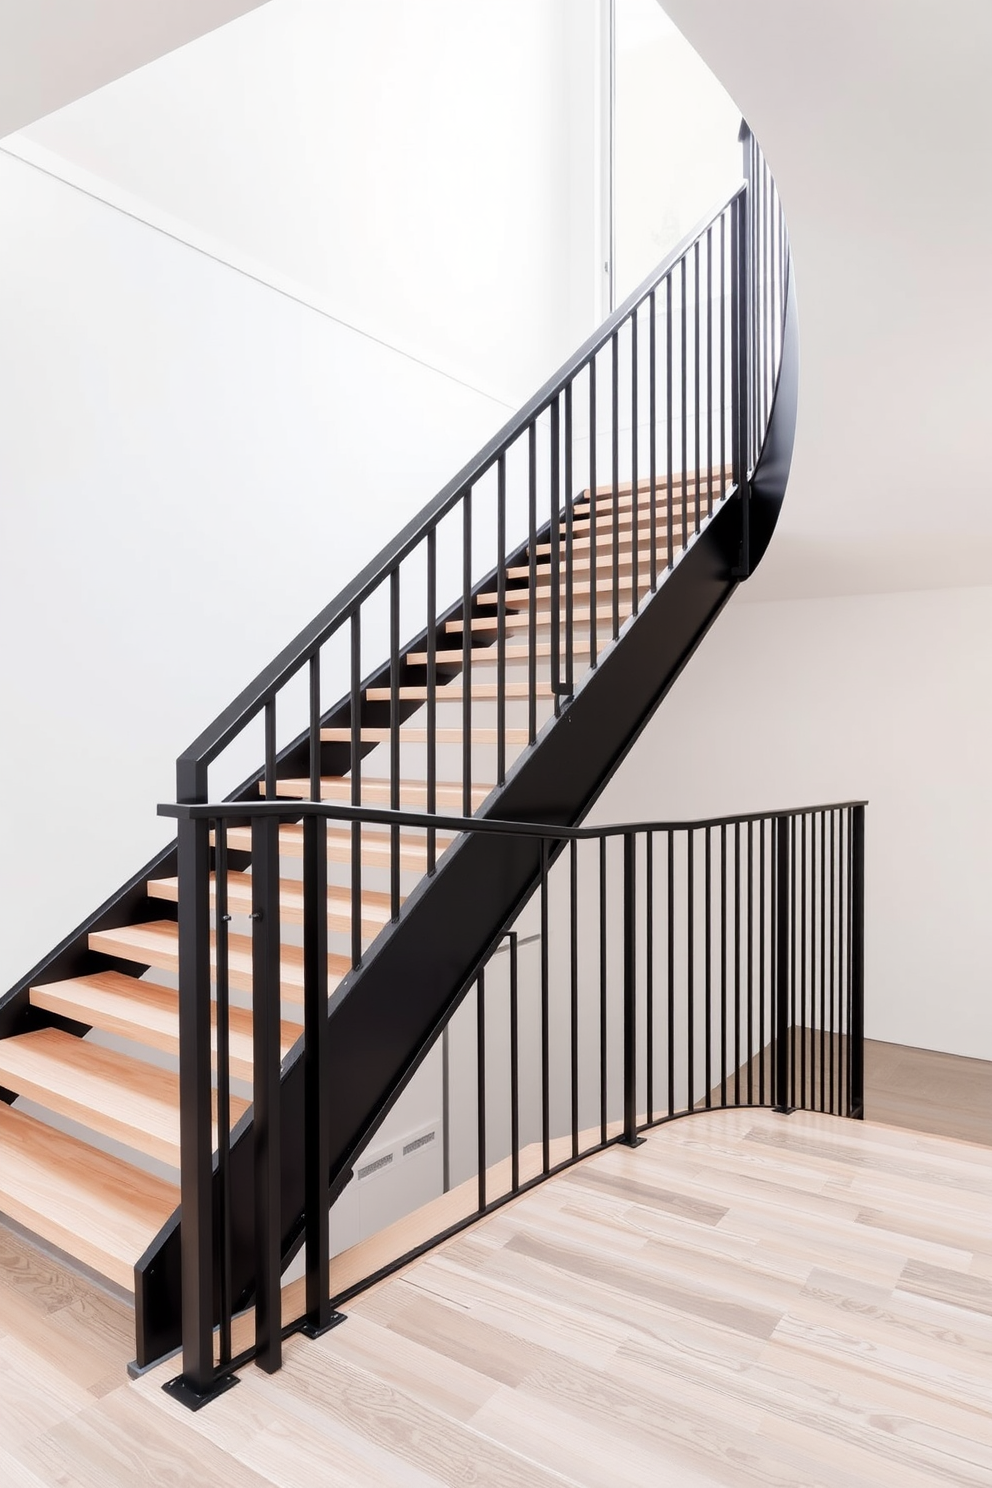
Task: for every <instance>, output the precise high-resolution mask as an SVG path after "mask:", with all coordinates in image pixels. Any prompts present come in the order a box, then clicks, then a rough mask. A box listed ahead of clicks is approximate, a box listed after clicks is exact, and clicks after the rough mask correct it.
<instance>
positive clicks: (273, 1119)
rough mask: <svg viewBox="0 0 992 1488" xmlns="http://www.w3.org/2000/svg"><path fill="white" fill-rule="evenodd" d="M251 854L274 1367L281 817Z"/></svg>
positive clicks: (268, 1337)
mask: <svg viewBox="0 0 992 1488" xmlns="http://www.w3.org/2000/svg"><path fill="white" fill-rule="evenodd" d="M270 711H271V713H273V714H274V711H275V710H274V706H273V704H272V703H269V704H267V705H266V737H267V744H266V765H267V767H268V759H269V749H268V735H269V727H270V717H269V715H270ZM272 728H273V732H274V720H273V723H272ZM251 861H252V873H251V878H252V919H253V929H252V1029H253V1041H252V1042H253V1061H252V1072H253V1080H252V1097H253V1110H254V1121H253V1124H252V1145H253V1152H254V1165H255V1350H256V1352H255V1362H256V1364H257V1365H258V1367H259V1368H260V1369H261V1370H263V1371H264V1372H265V1373H266V1374H272V1373H274V1372H275V1371H276V1370H277V1369H278V1368H279V1366H280V1364H281V1363H282V1288H281V1281H282V1258H281V1242H282V1235H281V1233H280V1217H281V1204H280V1188H281V1183H280V1178H281V1171H280V1169H281V1156H282V1133H281V1100H280V1090H279V1064H280V1058H279V1052H280V1049H279V1033H280V1023H281V1017H280V1013H281V1009H280V970H281V968H280V933H279V823H278V821H277V820H276V819H275V818H274V817H266V818H262V819H260V818H257V817H256V818H255V820H254V821H253V822H252V829H251Z"/></svg>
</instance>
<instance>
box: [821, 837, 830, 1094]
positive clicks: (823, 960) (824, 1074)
mask: <svg viewBox="0 0 992 1488" xmlns="http://www.w3.org/2000/svg"><path fill="white" fill-rule="evenodd" d="M827 1037H828V1034H827V814H826V812H825V811H821V812H820V1110H821V1111H824V1112H825V1111H826V1109H827V1063H826V1061H827Z"/></svg>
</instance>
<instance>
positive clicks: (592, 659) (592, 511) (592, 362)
mask: <svg viewBox="0 0 992 1488" xmlns="http://www.w3.org/2000/svg"><path fill="white" fill-rule="evenodd" d="M596 504H597V498H596V358H595V357H594V356H593V357H590V358H589V665H590V666H591V667H594V666H596V664H597V660H598V657H597V646H598V641H599V637H598V634H597V624H596V601H597V591H598V587H599V586H598V583H597V578H598V575H597V572H596V563H597V558H596V546H597V544H596Z"/></svg>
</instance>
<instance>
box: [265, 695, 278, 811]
mask: <svg viewBox="0 0 992 1488" xmlns="http://www.w3.org/2000/svg"><path fill="white" fill-rule="evenodd" d="M278 795H279V784H278V780H277V778H276V700H275V698H274V697H271V698H269V700H268V702H267V703H266V704H265V799H266V800H267V801H275V800H277V799H278Z"/></svg>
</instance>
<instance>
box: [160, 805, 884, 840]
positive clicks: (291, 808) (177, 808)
mask: <svg viewBox="0 0 992 1488" xmlns="http://www.w3.org/2000/svg"><path fill="white" fill-rule="evenodd" d="M867 804H868V802H867V800H858V801H831V802H829V803H824V804H822V805H818V806H784V807H781V808H780V809H778V810H775V811H751V812H744V813H742V814H740V815H737V816H710V817H698V818H692V819H686V818H680V819H679V820H678V821H633V822H609V823H604V824H603V825H602V826H592V827H562V826H556V825H555V824H554V823H553V822H530V821H504V820H502V819H501V818H499V817H491V816H489V817H485V816H439V815H437V814H436V813H434V812H430V813H428V812H425V811H391V810H387V809H386V808H385V807H383V808H382V809H379V808H378V807H375V806H336V805H334V804H333V803H331V802H327V801H220V802H216V803H214V804H210V803H208V802H203V801H197V802H185V801H179V802H176V801H165V802H163V803H162V804H161V805H160V806H159V808H158V814H159V816H168V817H173V818H175V819H177V820H179V821H225V820H227V819H228V818H230V819H231V820H233V821H237V822H239V823H240V822H242V821H243V820H244V819H245V818H256V817H258V818H261V819H263V820H264V819H266V818H268V819H269V820H271V819H272V818H273V817H274V818H276V820H278V821H286V822H296V821H299V819H300V818H301V817H323V818H325V819H326V820H328V821H345V822H368V823H369V824H370V825H374V826H383V827H414V828H420V829H421V830H424V831H434V830H436V831H441V832H480V833H483V834H485V833H487V832H491V833H494V834H495V835H497V836H504V837H541V838H545V839H547V840H548V841H552V842H590V841H593V840H594V839H595V840H598V839H599V838H600V837H625V836H626V835H627V834H628V833H630V832H699V831H704V830H705V829H706V828H707V827H732V826H745V825H746V824H747V823H748V822H757V821H778V820H779V819H780V818H782V817H793V816H798V815H799V814H800V812H807V813H809V812H817V811H849V810H853V808H854V807H856V806H867Z"/></svg>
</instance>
